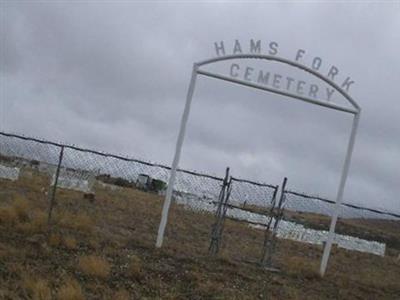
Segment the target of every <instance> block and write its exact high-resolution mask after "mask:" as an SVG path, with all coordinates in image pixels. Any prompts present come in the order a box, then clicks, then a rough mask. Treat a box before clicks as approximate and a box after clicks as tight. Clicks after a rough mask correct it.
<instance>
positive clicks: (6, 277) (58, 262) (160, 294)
mask: <svg viewBox="0 0 400 300" xmlns="http://www.w3.org/2000/svg"><path fill="white" fill-rule="evenodd" d="M35 176H37V175H32V178H31V179H26V180H25V179H24V180H18V181H15V182H5V181H1V180H0V189H1V190H2V191H6V193H8V194H7V197H6V199H5V200H4V201H3V202H2V203H1V208H0V299H2V298H5V299H32V298H33V297H34V291H35V290H37V291H44V292H43V293H42V292H41V293H39V292H38V293H37V296H35V297H39V296H40V297H42V296H41V295H44V296H43V297H46V292H45V291H46V290H47V289H46V286H47V287H48V288H49V289H50V290H51V289H52V290H51V291H52V292H53V297H54V299H61V300H63V299H66V300H68V299H74V300H75V299H76V300H80V299H85V297H87V298H88V299H210V300H211V299H326V298H329V299H400V298H399V295H400V282H399V280H398V278H399V276H400V262H398V261H396V257H397V255H398V253H399V252H398V250H397V252H396V251H395V252H393V253H394V255H395V256H394V255H393V257H390V256H386V257H384V258H382V257H377V256H374V255H369V254H365V253H358V252H355V251H345V250H343V249H337V250H335V251H333V252H332V256H331V258H330V261H329V267H328V272H327V275H326V276H325V277H324V278H323V279H321V278H319V275H318V268H319V262H320V259H321V253H322V249H320V248H318V247H317V246H313V245H307V244H303V243H296V242H293V241H288V240H281V239H279V240H278V242H277V255H276V256H275V257H274V265H275V266H277V267H278V268H280V269H281V272H279V273H269V272H267V271H265V270H264V269H262V268H260V266H259V265H258V264H257V262H258V261H259V258H260V254H261V245H262V243H263V237H264V232H263V231H262V230H255V229H252V228H249V227H248V226H246V225H244V224H242V223H236V222H233V221H230V220H227V222H226V224H225V230H224V235H223V243H222V245H221V253H220V254H219V255H218V257H217V258H210V257H208V256H207V249H208V245H209V238H210V227H211V224H212V223H213V222H214V217H213V216H212V215H210V214H207V213H202V214H198V213H195V212H191V211H187V210H184V209H182V207H181V206H179V205H176V204H172V206H171V214H170V218H169V223H168V226H167V228H166V236H165V243H164V245H163V248H162V249H155V248H154V242H155V239H156V235H157V229H158V223H159V220H160V213H161V209H162V200H163V199H162V198H161V197H159V196H157V195H154V194H150V193H145V192H141V191H138V190H135V189H129V188H119V189H117V190H115V191H111V190H106V189H101V188H98V189H97V190H96V201H95V202H90V201H86V200H85V199H83V198H82V194H80V193H79V192H75V191H69V190H65V189H60V190H59V191H58V192H57V206H56V208H55V211H54V212H55V214H54V217H55V218H54V223H53V224H54V226H53V227H52V228H51V229H52V232H54V233H57V234H60V236H61V243H60V244H59V245H61V247H60V246H53V247H46V244H45V243H43V242H44V241H45V237H46V235H44V234H35V236H30V234H32V233H34V232H41V231H42V232H44V230H46V228H47V222H46V221H47V218H46V217H47V215H46V207H47V205H48V202H47V197H46V196H45V195H44V194H43V190H44V191H45V190H47V184H48V182H49V180H45V179H41V181H39V180H36V179H37V178H36V177H35ZM43 188H44V189H43ZM20 191H24V192H23V193H22V192H20ZM16 195H20V196H21V197H27V199H35V201H32V200H29V203H30V206H31V208H30V210H29V219H28V220H25V219H24V218H23V217H22V218H20V217H19V216H20V215H19V214H18V213H17V212H16V208H15V204H14V203H15V201H14V200H15V199H16V197H15V196H16ZM2 200H3V199H2ZM78 200H79V201H78ZM22 206H23V205H22ZM22 211H24V209H22ZM77 212H78V213H77ZM57 214H58V216H57ZM303 217H305V218H307V216H303ZM310 220H311V218H310ZM95 221H96V222H95ZM355 222H356V221H354V224H355ZM10 224H11V226H10ZM14 225H15V226H14ZM355 225H357V224H355ZM355 225H354V226H355ZM399 225H400V223H399ZM363 226H364V228H368V230H371V231H373V230H375V229H374V228H375V227H374V225H373V223H372V224H371V226H370V225H368V224H363ZM368 226H369V227H368ZM380 226H381V227H384V224H383V223H382V224H380ZM14 228H15V229H16V230H14ZM21 228H24V230H20V229H21ZM381 230H382V232H386V231H385V228H382V229H381ZM392 231H393V234H396V236H399V234H398V231H396V230H394V229H393V230H392ZM54 239H55V241H53V245H57V244H58V238H54ZM67 239H71V240H75V242H76V245H79V247H77V248H75V249H76V250H75V251H70V250H69V249H70V248H73V247H74V244H75V243H74V242H71V243H69V242H68V241H67V242H66V240H67ZM35 241H39V242H38V243H36V242H35ZM50 243H52V242H50ZM66 244H70V245H72V246H71V247H69V246H68V245H66ZM393 251H394V250H393ZM77 254H79V256H78V257H77V256H76V255H77ZM129 258H130V259H129ZM27 268H28V269H29V270H27ZM111 268H112V272H111ZM28 271H29V272H28ZM25 273H27V274H35V276H39V277H42V276H45V277H44V278H46V279H48V280H49V281H48V282H46V281H45V280H44V282H43V281H42V283H41V284H39V285H38V287H35V286H34V284H30V285H29V284H27V285H26V286H25V285H24V281H23V280H22V279H21V274H25ZM43 274H45V275H43ZM66 274H67V276H68V277H69V276H75V275H76V278H75V280H72V279H71V280H65V277H66ZM31 277H32V278H35V277H33V276H31ZM42 278H43V277H42ZM383 279H384V280H383ZM47 291H48V290H47ZM3 296H4V297H3ZM39 299H40V298H39Z"/></svg>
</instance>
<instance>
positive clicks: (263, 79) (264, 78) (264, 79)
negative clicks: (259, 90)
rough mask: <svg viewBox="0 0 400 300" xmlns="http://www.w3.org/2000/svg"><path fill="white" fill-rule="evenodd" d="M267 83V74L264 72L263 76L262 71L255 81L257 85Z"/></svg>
mask: <svg viewBox="0 0 400 300" xmlns="http://www.w3.org/2000/svg"><path fill="white" fill-rule="evenodd" d="M268 81H269V72H266V73H265V75H264V74H263V71H260V72H258V79H257V82H258V83H261V84H265V85H268Z"/></svg>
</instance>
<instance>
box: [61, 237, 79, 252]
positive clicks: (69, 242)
mask: <svg viewBox="0 0 400 300" xmlns="http://www.w3.org/2000/svg"><path fill="white" fill-rule="evenodd" d="M64 246H65V248H67V249H70V250H73V249H76V248H77V247H78V243H77V241H76V239H75V238H74V237H73V236H67V237H65V238H64Z"/></svg>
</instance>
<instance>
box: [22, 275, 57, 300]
mask: <svg viewBox="0 0 400 300" xmlns="http://www.w3.org/2000/svg"><path fill="white" fill-rule="evenodd" d="M24 286H25V289H26V290H27V291H28V293H29V295H30V296H31V297H32V299H33V300H51V290H50V288H49V285H48V282H47V280H44V279H39V280H38V279H36V278H32V277H27V278H25V280H24Z"/></svg>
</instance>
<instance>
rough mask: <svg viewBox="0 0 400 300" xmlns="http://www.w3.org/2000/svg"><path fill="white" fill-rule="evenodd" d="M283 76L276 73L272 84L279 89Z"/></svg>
mask: <svg viewBox="0 0 400 300" xmlns="http://www.w3.org/2000/svg"><path fill="white" fill-rule="evenodd" d="M281 78H282V75H279V74H274V81H273V82H272V86H273V87H274V88H277V89H279V88H280V86H279V84H280V83H281Z"/></svg>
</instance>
